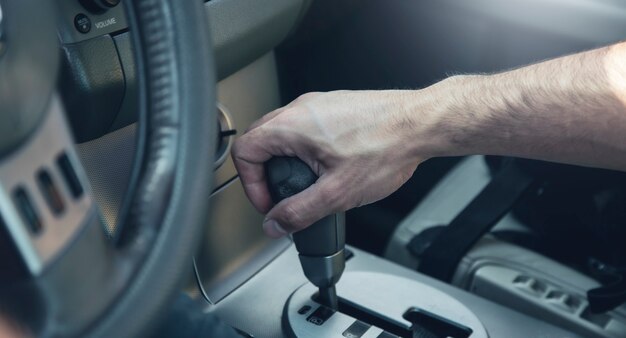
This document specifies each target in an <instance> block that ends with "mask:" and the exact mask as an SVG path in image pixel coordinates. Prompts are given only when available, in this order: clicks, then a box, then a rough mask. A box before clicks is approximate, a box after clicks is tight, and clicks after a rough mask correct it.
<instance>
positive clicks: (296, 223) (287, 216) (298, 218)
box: [282, 205, 307, 230]
mask: <svg viewBox="0 0 626 338" xmlns="http://www.w3.org/2000/svg"><path fill="white" fill-rule="evenodd" d="M282 214H283V219H284V221H285V222H286V223H287V224H288V226H290V227H291V228H293V230H300V229H303V228H304V227H306V225H307V224H305V222H304V219H303V218H302V213H301V212H300V211H298V210H297V209H296V208H295V207H294V206H293V205H287V206H285V208H284V209H283V213H282Z"/></svg>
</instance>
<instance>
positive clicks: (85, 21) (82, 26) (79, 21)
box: [74, 13, 91, 34]
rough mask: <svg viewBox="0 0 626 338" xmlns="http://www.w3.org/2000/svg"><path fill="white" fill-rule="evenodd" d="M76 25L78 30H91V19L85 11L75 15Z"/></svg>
mask: <svg viewBox="0 0 626 338" xmlns="http://www.w3.org/2000/svg"><path fill="white" fill-rule="evenodd" d="M74 27H76V30H77V31H79V32H81V33H83V34H87V33H89V31H90V30H91V19H89V17H88V16H87V15H85V14H83V13H80V14H77V15H76V16H75V17H74Z"/></svg>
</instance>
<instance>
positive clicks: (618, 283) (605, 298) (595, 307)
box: [587, 267, 626, 313]
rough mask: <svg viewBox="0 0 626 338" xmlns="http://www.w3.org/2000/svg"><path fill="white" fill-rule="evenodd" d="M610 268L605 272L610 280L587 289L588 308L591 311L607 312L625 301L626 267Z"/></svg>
mask: <svg viewBox="0 0 626 338" xmlns="http://www.w3.org/2000/svg"><path fill="white" fill-rule="evenodd" d="M610 270H611V271H607V272H606V273H605V274H606V275H607V276H608V277H609V279H610V280H611V281H610V282H609V283H606V284H605V285H604V286H600V287H597V288H595V289H591V290H589V291H587V300H588V301H589V309H590V310H591V312H593V313H603V312H607V311H610V310H613V309H615V308H616V307H618V306H620V305H622V304H624V303H625V302H626V268H625V267H621V268H612V269H610Z"/></svg>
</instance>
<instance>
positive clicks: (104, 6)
mask: <svg viewBox="0 0 626 338" xmlns="http://www.w3.org/2000/svg"><path fill="white" fill-rule="evenodd" d="M78 1H79V2H80V4H81V5H82V6H83V7H85V9H87V10H88V11H90V12H92V13H104V12H106V11H107V10H108V9H110V8H113V7H115V6H117V5H118V4H119V3H120V0H78Z"/></svg>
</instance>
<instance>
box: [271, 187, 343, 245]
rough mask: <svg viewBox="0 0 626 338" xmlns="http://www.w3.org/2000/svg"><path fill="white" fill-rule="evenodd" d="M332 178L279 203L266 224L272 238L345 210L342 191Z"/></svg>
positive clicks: (300, 228)
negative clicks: (342, 207) (342, 203)
mask: <svg viewBox="0 0 626 338" xmlns="http://www.w3.org/2000/svg"><path fill="white" fill-rule="evenodd" d="M335 181H336V180H334V179H332V178H331V176H322V177H321V178H320V179H319V180H318V181H317V182H316V183H315V184H313V185H311V186H310V187H309V188H307V189H306V190H304V191H302V192H300V193H299V194H296V195H294V196H291V197H289V198H287V199H285V200H283V201H281V202H280V203H278V204H277V205H276V206H274V208H272V210H270V211H269V212H268V214H267V216H266V218H265V221H264V222H263V229H264V230H265V233H266V234H267V235H269V236H270V237H282V236H284V235H285V234H287V233H291V232H296V231H299V230H302V229H304V228H306V227H308V226H309V225H311V224H313V223H315V222H316V221H318V220H320V219H321V218H323V217H325V216H327V215H330V214H331V213H333V212H336V211H338V210H340V209H341V203H340V201H341V197H342V191H341V190H342V189H341V188H340V186H339V185H338V184H336V183H335Z"/></svg>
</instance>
